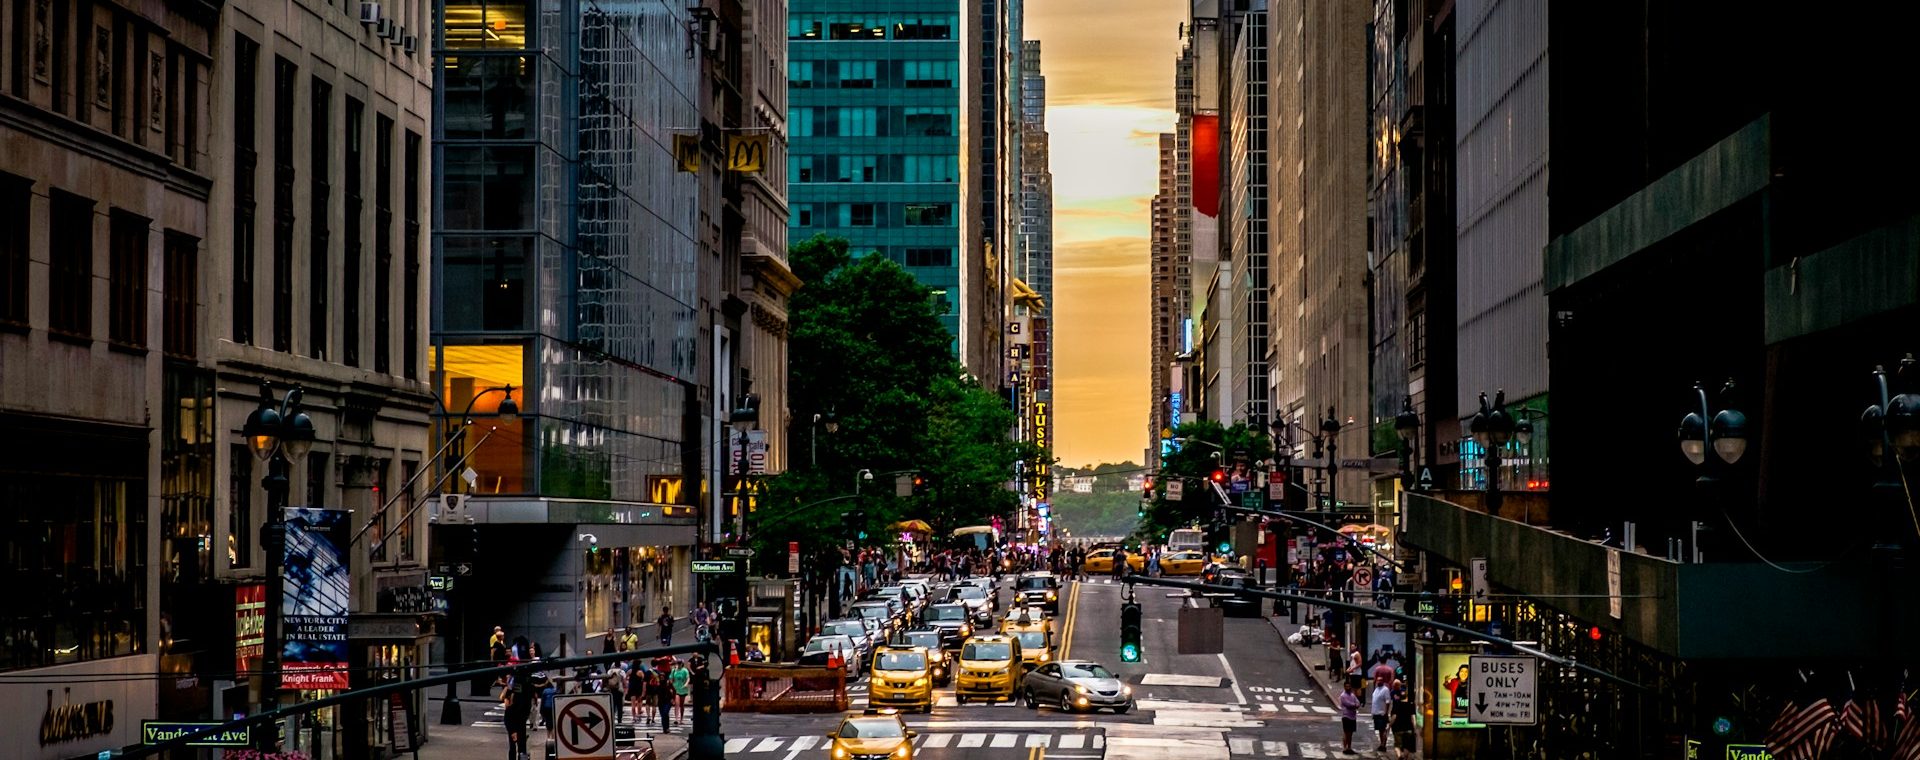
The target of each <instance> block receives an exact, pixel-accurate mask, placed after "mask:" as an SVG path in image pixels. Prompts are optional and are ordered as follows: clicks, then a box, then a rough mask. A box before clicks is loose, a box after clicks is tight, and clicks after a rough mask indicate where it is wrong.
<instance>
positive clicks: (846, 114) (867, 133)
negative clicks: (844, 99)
mask: <svg viewBox="0 0 1920 760" xmlns="http://www.w3.org/2000/svg"><path fill="white" fill-rule="evenodd" d="M835 111H836V113H835V116H836V120H837V122H838V123H837V124H836V125H835V126H836V128H837V130H838V131H836V132H835V134H837V135H839V136H841V137H875V136H878V135H879V127H878V124H879V119H878V118H877V114H878V113H879V111H878V110H877V109H874V108H871V107H848V108H838V109H835Z"/></svg>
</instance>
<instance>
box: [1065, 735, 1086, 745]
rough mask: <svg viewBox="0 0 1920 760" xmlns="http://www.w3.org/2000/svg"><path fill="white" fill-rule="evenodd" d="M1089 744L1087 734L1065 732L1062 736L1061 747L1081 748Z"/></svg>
mask: <svg viewBox="0 0 1920 760" xmlns="http://www.w3.org/2000/svg"><path fill="white" fill-rule="evenodd" d="M1086 745H1087V736H1086V735H1085V734H1064V735H1062V736H1061V737H1060V746H1059V749H1080V748H1081V747H1084V746H1086Z"/></svg>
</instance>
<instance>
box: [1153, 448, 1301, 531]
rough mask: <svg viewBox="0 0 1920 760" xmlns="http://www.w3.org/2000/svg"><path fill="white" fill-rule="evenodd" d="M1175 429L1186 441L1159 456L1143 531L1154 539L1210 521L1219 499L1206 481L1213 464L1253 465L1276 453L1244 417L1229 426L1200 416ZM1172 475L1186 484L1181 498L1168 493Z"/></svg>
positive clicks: (1222, 467)
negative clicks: (1177, 448) (1194, 420)
mask: <svg viewBox="0 0 1920 760" xmlns="http://www.w3.org/2000/svg"><path fill="white" fill-rule="evenodd" d="M1173 435H1174V437H1175V438H1179V439H1182V440H1184V441H1185V444H1183V445H1182V446H1181V447H1180V449H1179V450H1178V451H1174V452H1172V453H1170V454H1167V455H1166V456H1164V457H1161V460H1160V472H1159V474H1158V476H1156V477H1155V478H1154V484H1153V488H1154V490H1153V500H1152V503H1151V505H1150V506H1149V507H1148V508H1147V519H1146V520H1145V521H1144V522H1143V524H1142V526H1141V531H1140V535H1141V537H1142V538H1144V539H1146V540H1150V541H1159V540H1161V539H1162V538H1164V537H1165V536H1166V533H1167V531H1170V530H1173V529H1174V528H1184V527H1187V526H1190V525H1196V524H1198V525H1204V524H1206V523H1207V521H1208V519H1209V518H1210V517H1212V515H1213V511H1214V508H1215V507H1216V506H1218V504H1219V502H1220V499H1219V497H1218V496H1215V495H1214V493H1213V488H1212V486H1209V485H1208V484H1207V481H1208V480H1209V479H1210V478H1211V477H1212V475H1213V473H1214V471H1215V470H1222V471H1224V472H1228V473H1230V472H1232V471H1233V469H1234V465H1235V463H1236V462H1244V463H1246V464H1247V466H1248V469H1249V471H1250V470H1251V469H1253V464H1254V463H1256V462H1259V461H1260V460H1262V459H1269V458H1271V457H1272V456H1273V442H1272V441H1271V440H1270V439H1268V438H1267V437H1266V436H1265V435H1264V434H1262V433H1261V431H1259V430H1258V429H1256V428H1253V427H1250V426H1248V425H1246V424H1245V423H1240V424H1235V425H1234V426H1232V427H1226V426H1224V425H1221V424H1220V423H1219V422H1216V421H1213V420H1199V421H1196V422H1190V423H1187V424H1185V425H1181V426H1179V427H1176V428H1174V430H1173ZM1174 479H1179V480H1180V481H1181V483H1182V484H1183V490H1184V494H1183V498H1182V499H1180V500H1177V501H1175V500H1169V499H1167V483H1168V482H1169V481H1172V480H1174Z"/></svg>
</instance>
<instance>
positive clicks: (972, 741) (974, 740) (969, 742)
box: [955, 734, 987, 747]
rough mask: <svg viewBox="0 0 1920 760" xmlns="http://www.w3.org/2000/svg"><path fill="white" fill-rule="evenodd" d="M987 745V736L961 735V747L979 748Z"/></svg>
mask: <svg viewBox="0 0 1920 760" xmlns="http://www.w3.org/2000/svg"><path fill="white" fill-rule="evenodd" d="M986 743H987V735H986V734H961V735H960V743H959V744H958V745H955V746H959V747H978V746H981V745H983V744H986Z"/></svg>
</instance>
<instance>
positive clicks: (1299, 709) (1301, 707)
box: [1280, 705, 1307, 713]
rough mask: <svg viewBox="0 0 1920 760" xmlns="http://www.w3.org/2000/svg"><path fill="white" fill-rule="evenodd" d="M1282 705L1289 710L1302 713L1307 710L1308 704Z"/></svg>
mask: <svg viewBox="0 0 1920 760" xmlns="http://www.w3.org/2000/svg"><path fill="white" fill-rule="evenodd" d="M1280 707H1281V708H1282V709H1284V710H1286V711H1287V712H1293V713H1302V712H1306V711H1307V706H1306V705H1281V706H1280Z"/></svg>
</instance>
